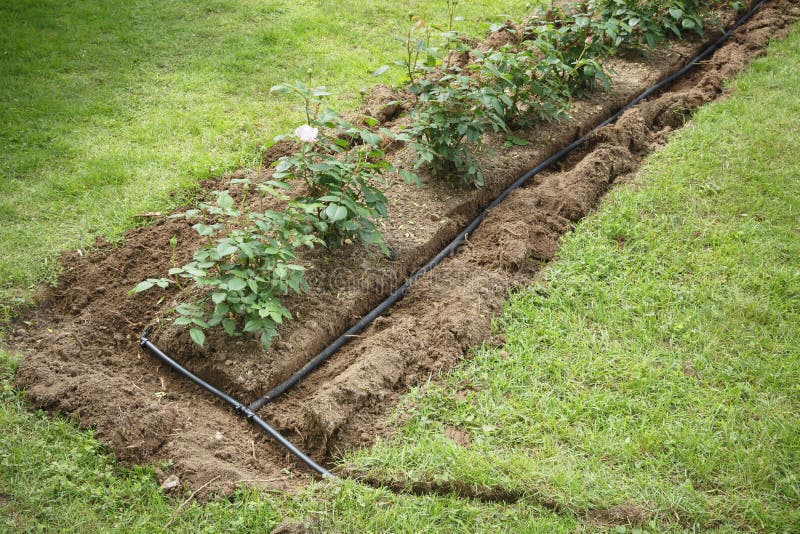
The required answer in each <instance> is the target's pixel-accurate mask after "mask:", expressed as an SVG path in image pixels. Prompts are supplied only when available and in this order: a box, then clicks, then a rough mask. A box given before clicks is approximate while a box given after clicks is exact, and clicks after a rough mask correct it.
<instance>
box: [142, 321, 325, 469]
mask: <svg viewBox="0 0 800 534" xmlns="http://www.w3.org/2000/svg"><path fill="white" fill-rule="evenodd" d="M151 331H152V327H148V328H147V329H146V330H145V331H144V332H143V333H142V337H141V338H140V339H139V345H140V346H141V347H142V348H143V349H146V350H148V351H150V352H151V353H152V354H153V355H154V356H156V357H157V358H158V359H159V360H161V361H162V362H164V363H165V364H167V365H168V366H170V367H171V368H172V369H173V370H174V371H177V372H178V374H180V375H182V376H183V377H185V378H188V379H189V380H191V381H192V382H194V383H195V384H197V385H198V386H200V387H201V388H203V389H205V390H206V391H208V392H210V393H212V394H214V395H216V396H217V397H219V398H220V399H222V400H223V401H224V402H225V403H226V404H228V405H229V406H230V407H231V408H233V411H234V412H235V413H236V415H239V416H242V417H244V418H245V419H247V421H248V422H250V423H252V424H254V425H256V426H258V427H260V428H261V429H263V430H264V431H265V432H266V433H267V434H269V435H270V436H271V437H272V438H273V439H274V440H275V441H277V442H278V443H280V444H281V445H283V446H284V447H286V448H287V449H289V452H291V453H292V454H294V455H295V456H297V457H298V458H299V459H300V460H301V461H302V462H303V463H304V464H306V465H307V466H308V467H310V468H311V469H313V470H314V471H316V472H317V473H319V474H320V475H322V476H323V477H327V478H333V475H332V474H331V473H330V472H328V470H327V469H325V468H324V467H322V466H321V465H319V464H318V463H316V462H315V461H314V460H312V459H311V458H309V457H308V456H306V455H305V454H304V453H303V452H302V451H301V450H300V449H298V448H297V447H295V446H294V445H292V443H291V442H290V441H289V440H288V439H286V438H285V437H283V436H282V435H281V434H280V432H278V431H277V430H275V429H274V428H272V427H271V426H269V425H268V424H267V423H266V422H265V421H264V420H263V419H261V418H260V417H259V416H258V415H257V414H256V413H254V412H253V411H252V410H251V409H250V408H248V407H247V406H245V405H244V404H242V403H241V402H239V401H237V400H236V399H234V398H233V397H231V396H230V395H228V394H227V393H225V392H224V391H221V390H219V389H217V388H215V387H214V386H212V385H211V384H209V383H208V382H206V381H205V380H203V379H202V378H200V377H198V376H197V375H195V374H193V373H192V372H190V371H189V370H187V369H186V368H185V367H183V366H182V365H181V364H179V363H178V362H176V361H175V360H173V359H172V358H170V357H169V356H167V355H166V354H164V352H162V351H161V349H159V348H158V347H156V346H155V345H154V344H153V342H152V341H150V340H149V339H147V337H148V336H149V335H150V332H151Z"/></svg>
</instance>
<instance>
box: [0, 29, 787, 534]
mask: <svg viewBox="0 0 800 534" xmlns="http://www.w3.org/2000/svg"><path fill="white" fill-rule="evenodd" d="M798 86H800V31H797V30H796V31H794V32H793V33H792V35H791V37H790V38H789V39H788V40H787V41H785V42H782V43H777V44H775V45H774V46H773V47H772V48H771V53H770V54H769V55H768V56H767V57H766V58H763V59H760V60H758V61H756V62H755V63H754V65H753V66H752V67H751V69H750V70H749V72H747V73H746V74H745V75H743V76H741V77H740V78H739V79H738V80H737V81H736V83H735V84H734V87H735V91H734V94H733V96H731V97H729V98H727V99H725V100H723V101H720V102H717V103H715V104H713V105H711V106H708V107H706V108H704V109H702V110H701V111H700V112H698V113H697V114H696V116H695V117H694V120H693V123H692V125H691V127H689V128H687V129H685V130H683V131H682V132H680V133H679V134H678V135H677V136H676V137H675V139H674V140H673V141H672V142H671V143H670V144H669V145H668V146H667V147H666V148H665V149H663V150H661V151H660V152H658V153H657V154H656V155H654V156H653V157H652V158H650V160H649V161H648V163H647V165H646V168H645V170H644V171H643V172H642V175H641V176H640V178H639V180H638V181H639V182H640V183H641V185H639V186H636V187H620V188H618V189H617V190H615V191H614V192H613V193H612V194H610V195H609V197H608V198H607V199H606V200H605V202H604V204H603V206H602V207H601V209H600V210H599V212H598V213H596V214H594V215H592V216H590V217H588V218H587V219H586V220H585V221H583V222H582V223H580V224H579V225H578V227H577V228H576V230H575V232H574V233H573V234H571V235H570V236H568V237H567V238H565V239H564V241H563V248H562V251H561V252H560V254H559V257H558V258H557V259H556V260H555V261H554V262H553V263H552V264H551V265H550V266H549V267H548V268H547V269H546V271H545V274H544V277H543V279H542V280H541V281H539V282H537V283H536V284H534V285H533V286H532V287H531V288H529V289H527V290H524V291H520V292H518V293H516V294H514V295H513V296H512V297H511V298H510V300H509V303H508V305H507V306H506V308H505V310H504V312H503V314H502V315H501V317H499V318H498V320H497V329H498V332H502V333H503V334H504V335H505V337H506V339H507V345H506V347H504V348H502V349H489V348H486V349H478V350H476V353H475V358H474V359H470V360H465V361H464V362H462V363H461V364H460V365H459V366H458V367H457V368H456V369H454V370H453V371H452V372H450V373H448V374H447V375H446V376H445V377H443V378H442V380H441V381H440V382H439V383H438V384H436V385H432V386H428V387H426V388H424V389H422V390H419V391H414V392H412V393H411V394H410V395H409V396H408V397H407V400H406V402H404V403H403V405H404V406H406V408H404V409H405V410H406V411H407V412H408V415H409V419H408V422H407V423H406V424H405V426H404V428H403V431H402V432H401V434H400V435H399V436H398V437H397V438H396V439H394V440H392V441H390V442H388V443H381V444H378V445H377V446H375V447H374V448H372V449H370V450H366V451H362V452H360V453H358V454H356V455H354V456H353V457H351V458H347V459H345V460H344V461H343V464H342V465H343V467H346V468H347V469H348V470H349V471H350V472H353V473H356V474H362V475H365V476H369V477H371V478H375V479H381V480H386V481H396V482H401V483H406V484H408V483H414V482H426V483H429V482H433V483H436V484H439V485H441V486H443V487H447V486H448V485H451V484H453V482H454V481H457V483H458V485H461V486H463V487H468V488H469V487H472V488H475V489H478V490H486V491H488V490H492V491H496V492H504V493H507V494H509V495H514V496H516V497H518V500H516V501H515V502H510V503H486V502H481V501H479V500H470V499H463V498H459V497H456V496H454V495H443V496H436V495H425V496H412V495H399V494H395V493H392V492H390V491H388V490H376V489H372V488H369V487H366V486H362V485H360V484H358V483H356V482H354V481H352V480H343V481H339V482H337V483H330V484H326V483H321V484H319V485H318V486H316V487H312V488H309V489H308V490H307V491H305V492H303V493H302V494H300V495H298V496H295V497H289V496H285V495H274V494H260V495H259V494H256V493H253V492H242V493H239V494H237V495H236V496H235V497H234V498H232V499H230V500H220V501H217V502H212V503H210V504H204V505H201V504H197V503H190V504H188V505H186V506H184V507H183V508H182V509H181V510H180V511H179V512H178V513H177V515H176V517H175V518H174V522H173V523H172V526H173V527H175V528H176V529H177V530H179V531H187V532H197V531H203V530H204V531H208V532H222V531H235V530H238V531H252V532H263V531H265V530H268V529H269V528H270V527H272V526H273V525H275V524H276V523H277V522H278V521H280V520H282V519H284V518H294V519H296V520H298V521H301V522H305V523H308V524H311V525H314V526H316V528H317V529H319V530H322V531H331V530H333V531H341V532H365V531H366V532H376V531H383V532H422V531H453V532H474V531H484V532H553V531H561V532H574V531H575V530H576V528H587V529H588V528H589V527H588V526H587V525H586V524H585V523H584V522H583V516H584V514H585V513H586V512H587V511H588V510H600V509H605V508H609V507H612V506H615V505H619V504H622V503H629V504H632V505H636V506H638V507H639V508H641V509H642V510H643V511H644V512H646V513H647V514H649V516H650V519H649V520H648V521H646V522H645V524H643V525H642V526H641V527H640V528H641V529H642V530H645V531H653V532H661V531H669V530H674V531H683V530H712V529H714V530H717V531H721V532H733V531H766V532H781V531H783V532H797V531H798V530H800V511H799V510H800V150H798V146H800V95H798V93H797V91H796V87H798ZM7 122H8V121H7ZM253 142H254V143H256V142H257V141H256V140H254V141H253ZM245 144H246V143H245ZM196 150H197V151H198V153H199V152H200V151H202V149H201V148H197V149H196ZM4 161H5V160H4ZM4 165H5V163H4ZM154 165H155V164H154ZM176 176H177V174H176ZM34 182H35V180H34ZM41 187H42V192H43V191H44V186H41ZM122 190H124V187H122V186H121V187H120V189H117V191H122ZM42 192H40V193H38V194H40V195H41V194H43V193H42ZM14 194H21V193H14ZM153 194H154V195H155V193H153ZM156 196H157V195H156ZM89 197H91V193H85V194H83V195H80V196H79V198H89ZM153 198H155V197H150V199H149V200H147V202H154V200H153ZM161 198H162V200H163V201H166V200H165V199H166V196H164V197H161ZM143 202H144V200H143ZM148 205H152V204H148ZM18 209H21V208H18ZM41 224H42V225H43V226H42V228H45V226H44V222H42V223H41ZM76 228H77V226H76ZM78 237H79V236H78ZM78 237H76V239H77V238H78ZM3 239H5V238H3ZM3 261H7V260H3ZM30 261H32V260H30ZM3 358H4V359H5V360H6V362H7V363H6V365H5V368H7V369H8V370H7V371H5V372H4V376H3V378H2V383H3V384H4V386H3V389H2V399H3V400H2V402H0V525H2V526H0V530H2V529H3V528H5V529H7V530H26V529H27V530H30V531H58V530H66V531H73V530H80V531H113V530H118V531H126V532H128V531H139V532H152V531H154V530H156V531H157V530H159V529H160V528H161V527H162V526H164V525H165V524H167V523H169V522H170V520H171V517H172V515H173V514H174V513H175V511H176V509H177V507H178V505H179V503H180V502H181V500H182V499H181V498H179V499H172V498H165V497H164V496H162V495H161V493H160V492H159V491H158V489H157V485H156V483H155V480H154V476H153V475H152V473H151V472H150V471H149V470H147V469H133V470H130V469H123V468H120V467H118V466H116V465H115V464H114V462H113V461H112V460H111V459H109V457H108V456H106V455H105V454H103V453H102V450H101V449H100V447H98V445H97V443H96V442H95V441H94V440H93V439H92V438H91V435H90V434H88V433H86V432H80V431H78V430H76V428H75V426H74V425H73V424H72V423H67V422H64V421H61V420H59V419H57V418H56V419H50V418H48V417H47V416H46V415H44V414H41V413H36V414H31V413H28V412H27V411H26V410H25V406H24V403H23V401H22V399H21V397H20V395H19V393H18V392H15V391H13V390H12V389H11V388H10V386H8V385H7V384H8V382H9V377H10V370H11V368H12V367H13V364H12V360H11V358H10V357H8V356H7V355H6V356H4V357H3ZM459 391H461V392H462V394H460V395H459V394H458V392H459ZM401 410H403V408H401ZM447 426H457V427H459V428H461V429H463V430H465V431H468V432H470V434H471V437H472V444H471V446H470V447H469V448H466V449H465V448H461V447H458V446H457V445H455V443H453V442H451V441H450V440H448V439H447V438H445V437H444V436H443V431H444V428H445V427H447ZM617 530H619V531H625V529H624V528H622V527H621V528H620V529H617ZM628 530H632V529H628Z"/></svg>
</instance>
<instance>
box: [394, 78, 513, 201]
mask: <svg viewBox="0 0 800 534" xmlns="http://www.w3.org/2000/svg"><path fill="white" fill-rule="evenodd" d="M410 91H411V93H412V94H414V95H415V96H416V97H417V101H416V105H415V106H414V108H413V109H412V111H411V125H410V126H408V128H407V129H406V130H405V132H404V133H405V134H406V135H407V136H408V138H409V140H410V145H411V147H412V148H413V149H414V151H415V152H416V153H417V155H418V156H419V160H418V163H417V168H419V167H420V166H421V165H423V164H427V165H429V166H430V168H431V170H432V172H433V174H434V175H435V176H448V175H452V174H457V175H458V176H459V177H460V179H461V180H462V181H463V182H464V183H466V184H468V185H473V186H477V187H480V186H482V185H483V173H482V172H481V168H480V165H478V162H477V160H476V159H475V152H476V151H478V150H480V148H481V143H482V136H483V134H484V132H485V131H487V130H488V129H490V128H491V129H492V130H494V131H499V130H507V127H506V125H505V122H504V121H503V118H502V117H501V115H500V113H501V105H500V104H499V100H500V98H501V95H500V94H499V93H497V92H496V91H492V90H491V88H490V87H487V86H481V85H480V84H479V83H478V81H477V80H476V79H475V78H473V77H470V76H467V75H465V74H464V73H462V72H461V70H460V69H458V68H451V69H449V71H448V72H446V73H443V74H441V75H438V76H436V75H434V73H431V75H429V76H427V77H424V78H421V79H420V80H419V81H418V82H417V83H416V84H415V85H413V86H411V88H410Z"/></svg>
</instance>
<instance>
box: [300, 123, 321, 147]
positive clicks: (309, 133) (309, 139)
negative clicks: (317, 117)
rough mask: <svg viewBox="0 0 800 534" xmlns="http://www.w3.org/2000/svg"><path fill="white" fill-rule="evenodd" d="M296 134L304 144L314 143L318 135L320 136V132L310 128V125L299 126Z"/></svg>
mask: <svg viewBox="0 0 800 534" xmlns="http://www.w3.org/2000/svg"><path fill="white" fill-rule="evenodd" d="M294 134H295V135H296V136H297V137H298V138H299V139H300V140H301V141H302V142H304V143H313V142H314V141H316V140H317V134H319V130H318V129H316V128H313V127H311V126H309V125H308V124H304V125H302V126H298V127H297V129H296V130H295V131H294Z"/></svg>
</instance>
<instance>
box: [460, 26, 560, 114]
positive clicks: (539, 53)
mask: <svg viewBox="0 0 800 534" xmlns="http://www.w3.org/2000/svg"><path fill="white" fill-rule="evenodd" d="M509 31H515V30H509ZM548 44H549V43H547V42H546V41H543V40H542V39H536V40H517V41H516V42H514V43H512V44H507V45H504V46H502V47H501V48H499V49H497V50H491V51H489V52H485V53H484V52H480V51H478V50H473V51H472V54H473V55H474V56H475V57H476V66H475V68H476V69H477V70H478V72H479V75H480V82H481V84H482V85H484V86H485V87H486V88H487V89H489V90H491V91H493V92H494V93H495V94H496V98H495V99H492V100H488V101H487V104H489V105H492V106H494V111H495V112H496V113H497V115H498V116H499V117H500V118H501V119H502V121H503V123H504V124H505V125H506V126H507V127H508V128H519V127H522V126H527V125H530V124H531V123H532V122H534V121H535V120H553V119H555V118H558V117H559V116H561V115H562V114H563V113H564V112H565V111H566V109H567V108H568V106H569V97H570V93H569V87H568V86H567V84H566V83H565V81H564V78H563V76H561V74H562V73H563V72H565V71H567V70H568V69H569V66H568V65H565V64H564V63H562V62H561V60H560V58H558V56H556V55H553V54H551V53H547V52H549V48H548V46H547V45H548Z"/></svg>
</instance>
